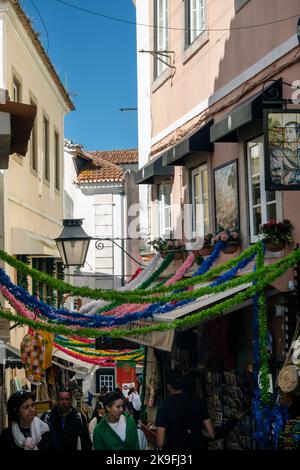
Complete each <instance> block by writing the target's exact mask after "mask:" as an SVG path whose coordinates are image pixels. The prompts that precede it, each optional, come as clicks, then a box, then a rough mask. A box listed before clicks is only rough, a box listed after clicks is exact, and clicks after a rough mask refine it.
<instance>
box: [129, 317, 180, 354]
mask: <svg viewBox="0 0 300 470" xmlns="http://www.w3.org/2000/svg"><path fill="white" fill-rule="evenodd" d="M144 326H153V323H152V322H147V321H136V322H130V323H129V324H128V325H127V327H126V329H135V328H141V327H144ZM126 339H128V340H130V341H133V342H135V343H138V344H143V345H145V346H150V347H151V348H157V349H163V350H164V351H171V349H172V344H173V339H174V330H165V331H151V332H150V333H145V334H139V335H133V336H126Z"/></svg>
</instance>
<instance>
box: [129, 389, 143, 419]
mask: <svg viewBox="0 0 300 470" xmlns="http://www.w3.org/2000/svg"><path fill="white" fill-rule="evenodd" d="M128 401H129V403H131V405H132V410H133V417H134V420H135V422H136V425H138V424H139V422H140V420H141V399H140V396H139V394H138V392H137V390H136V389H135V388H134V387H131V388H130V390H129V392H128Z"/></svg>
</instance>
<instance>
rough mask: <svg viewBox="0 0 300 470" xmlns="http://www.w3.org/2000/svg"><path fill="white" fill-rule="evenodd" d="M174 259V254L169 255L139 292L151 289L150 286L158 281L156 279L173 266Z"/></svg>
mask: <svg viewBox="0 0 300 470" xmlns="http://www.w3.org/2000/svg"><path fill="white" fill-rule="evenodd" d="M173 258H174V253H168V254H167V256H166V257H165V259H164V260H163V262H162V263H161V265H160V266H159V267H158V268H157V269H156V271H154V273H153V274H151V276H150V277H149V278H148V279H146V280H145V281H144V282H143V283H142V284H141V285H140V286H139V287H138V288H137V290H138V291H142V290H144V289H147V287H149V286H150V284H152V282H154V281H156V279H157V278H158V277H159V276H160V275H161V273H162V272H164V270H165V269H166V268H167V267H168V266H169V264H171V262H172V261H173ZM147 292H148V291H147Z"/></svg>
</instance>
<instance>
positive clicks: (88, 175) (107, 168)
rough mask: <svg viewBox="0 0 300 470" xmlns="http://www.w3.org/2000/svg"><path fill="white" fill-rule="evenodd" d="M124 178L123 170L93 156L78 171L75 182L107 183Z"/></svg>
mask: <svg viewBox="0 0 300 470" xmlns="http://www.w3.org/2000/svg"><path fill="white" fill-rule="evenodd" d="M123 180H124V170H123V169H122V168H121V167H120V166H118V165H115V164H114V163H111V162H109V161H107V160H104V159H103V158H100V157H94V158H93V161H91V162H88V163H87V165H86V166H85V167H84V168H83V169H82V170H81V171H80V172H79V174H78V176H77V180H76V183H77V184H81V183H109V182H117V181H123Z"/></svg>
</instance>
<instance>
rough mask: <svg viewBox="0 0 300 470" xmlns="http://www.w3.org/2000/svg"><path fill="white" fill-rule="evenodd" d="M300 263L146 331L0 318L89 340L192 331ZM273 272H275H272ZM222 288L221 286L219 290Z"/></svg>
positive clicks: (278, 266) (276, 268)
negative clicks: (181, 329)
mask: <svg viewBox="0 0 300 470" xmlns="http://www.w3.org/2000/svg"><path fill="white" fill-rule="evenodd" d="M298 260H300V250H299V249H298V250H295V251H294V252H292V253H291V254H290V255H288V256H286V257H285V258H284V259H283V260H281V261H280V262H277V263H274V264H273V265H271V266H268V267H267V268H268V270H269V275H268V276H266V275H264V276H261V275H260V273H261V272H262V270H258V271H257V272H256V274H257V279H258V281H257V284H255V285H252V286H251V287H248V288H247V289H245V290H244V291H243V292H239V293H237V294H235V295H234V296H233V297H232V298H230V299H226V300H224V301H223V302H220V303H218V304H216V305H214V306H212V307H210V308H208V309H206V310H202V311H199V312H196V313H194V314H191V315H188V316H186V317H184V318H180V319H178V320H174V321H173V322H170V323H159V324H155V325H154V324H153V325H150V326H143V327H136V328H135V327H133V328H132V329H129V328H115V329H112V330H101V329H96V328H74V327H73V328H72V327H66V326H64V325H54V324H51V323H50V322H48V323H44V322H41V321H37V320H30V319H28V318H24V317H23V316H21V315H19V314H16V315H13V314H12V313H9V312H5V311H0V316H2V317H4V318H7V319H8V320H11V321H18V322H19V323H20V324H27V325H28V326H30V327H32V328H34V329H41V330H45V331H49V332H52V333H55V334H62V335H65V336H73V335H79V336H82V337H87V338H97V337H98V336H111V337H116V338H118V337H123V336H132V335H136V334H146V333H150V332H152V331H165V330H170V329H175V328H179V327H191V326H193V325H195V324H197V323H199V322H201V321H203V320H207V319H210V318H213V317H214V316H216V315H220V314H222V313H223V312H225V311H226V310H228V309H230V308H232V307H233V306H235V305H236V304H239V303H241V302H243V301H244V300H245V299H247V298H249V297H253V295H255V294H256V293H259V292H261V291H262V290H263V289H264V288H265V287H266V286H267V285H268V284H270V283H272V282H273V281H274V280H275V279H276V278H278V277H280V276H281V275H282V274H283V273H284V272H286V271H287V269H289V268H291V267H292V266H294V265H295V263H296V262H297V261H298ZM271 268H272V270H271ZM218 287H219V286H218Z"/></svg>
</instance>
